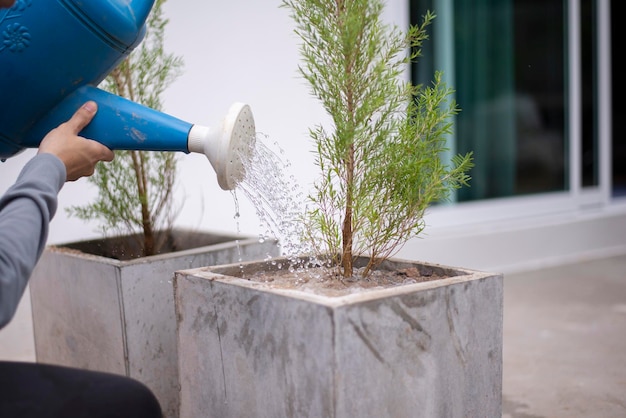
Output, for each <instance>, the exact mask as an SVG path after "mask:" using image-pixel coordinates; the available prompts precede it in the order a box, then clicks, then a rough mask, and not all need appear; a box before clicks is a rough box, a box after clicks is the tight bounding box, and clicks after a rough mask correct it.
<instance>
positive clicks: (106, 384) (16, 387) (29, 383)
mask: <svg viewBox="0 0 626 418" xmlns="http://www.w3.org/2000/svg"><path fill="white" fill-rule="evenodd" d="M0 394H2V395H1V398H0V417H6V418H44V417H45V418H117V417H119V418H143V417H146V418H148V417H149V418H157V417H161V416H162V415H161V409H160V406H159V403H158V401H157V400H156V398H155V397H154V395H153V394H152V392H150V390H149V389H148V388H147V387H145V386H144V385H143V384H141V383H139V382H137V381H134V380H131V379H128V378H126V377H124V376H118V375H114V374H109V373H100V372H93V371H86V370H80V369H73V368H69V367H61V366H51V365H46V364H37V363H17V362H1V361H0Z"/></svg>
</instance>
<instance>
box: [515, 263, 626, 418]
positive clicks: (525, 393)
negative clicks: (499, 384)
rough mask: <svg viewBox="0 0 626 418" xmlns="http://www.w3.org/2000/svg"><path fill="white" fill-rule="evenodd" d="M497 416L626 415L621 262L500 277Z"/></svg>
mask: <svg viewBox="0 0 626 418" xmlns="http://www.w3.org/2000/svg"><path fill="white" fill-rule="evenodd" d="M503 366H504V378H503V416H504V417H506V418H539V417H541V418H543V417H545V418H561V417H563V418H565V417H567V418H573V417H585V418H587V417H589V418H618V417H619V418H623V417H626V256H620V257H612V258H607V259H602V260H592V261H586V262H580V263H578V264H571V265H567V266H560V267H556V268H550V269H544V270H538V271H534V272H526V273H519V274H509V275H505V279H504V365H503Z"/></svg>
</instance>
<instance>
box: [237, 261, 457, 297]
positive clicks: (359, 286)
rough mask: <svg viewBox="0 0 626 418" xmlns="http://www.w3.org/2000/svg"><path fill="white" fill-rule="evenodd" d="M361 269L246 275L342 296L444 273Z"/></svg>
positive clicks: (273, 284) (271, 283) (277, 284)
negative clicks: (345, 274) (346, 272)
mask: <svg viewBox="0 0 626 418" xmlns="http://www.w3.org/2000/svg"><path fill="white" fill-rule="evenodd" d="M362 270H363V269H362V268H361V269H357V270H356V275H355V277H354V278H348V279H346V278H344V277H343V276H342V275H340V274H338V273H337V272H336V270H335V269H329V268H323V267H316V268H308V269H300V270H293V271H289V270H279V271H274V272H271V273H265V272H259V273H256V274H254V275H253V276H250V277H246V278H247V279H249V280H253V281H256V282H260V283H265V284H267V285H268V286H270V287H274V288H282V289H298V290H302V291H307V292H309V291H310V292H313V293H318V294H325V295H327V296H342V295H346V294H350V293H355V292H360V291H362V290H364V289H381V288H388V287H395V286H403V285H407V284H413V283H420V282H427V281H431V280H440V279H443V278H445V277H447V276H445V275H441V274H439V273H436V272H434V271H433V270H428V271H420V270H419V269H417V268H416V267H411V268H405V269H399V270H395V271H393V270H392V271H386V270H375V271H373V272H372V273H371V274H370V275H369V276H368V277H366V278H363V277H360V272H361V271H362Z"/></svg>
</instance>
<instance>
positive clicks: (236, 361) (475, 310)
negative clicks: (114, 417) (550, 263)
mask: <svg viewBox="0 0 626 418" xmlns="http://www.w3.org/2000/svg"><path fill="white" fill-rule="evenodd" d="M409 266H413V267H417V268H418V269H420V270H421V269H424V268H427V269H433V270H434V271H436V272H442V273H447V275H449V276H451V277H449V278H446V279H442V280H436V281H430V282H423V283H416V284H410V285H403V286H398V287H395V288H387V289H378V290H366V291H363V292H360V293H353V294H349V295H344V296H334V297H333V296H321V295H318V294H313V293H310V292H305V291H300V290H293V289H291V290H288V289H276V288H270V287H269V286H268V285H267V284H264V283H259V282H255V281H251V280H246V279H245V278H244V279H242V278H239V277H240V275H241V271H242V268H241V266H240V265H239V264H237V265H231V266H216V267H207V268H202V269H191V270H186V271H179V272H177V273H176V275H175V279H174V293H175V304H176V312H177V318H178V344H179V362H180V365H179V369H180V379H181V417H183V418H196V417H200V416H202V417H221V418H228V417H247V416H254V417H256V418H262V417H266V418H275V417H298V418H303V417H333V418H338V417H341V418H353V417H359V418H365V417H372V418H374V417H375V418H382V417H393V418H402V417H433V418H441V417H500V416H501V414H502V409H501V391H502V314H503V306H502V304H503V293H502V292H503V277H502V275H500V274H490V273H483V272H477V271H469V270H464V269H458V268H451V267H445V266H439V265H428V264H418V263H411V262H408V261H402V260H392V261H391V262H388V263H387V264H386V265H385V266H384V267H385V268H389V269H394V268H397V267H399V268H406V267H409ZM243 267H244V270H245V272H246V274H251V272H252V271H255V270H257V269H268V268H269V267H270V266H269V264H268V263H266V262H256V263H244V266H243ZM238 276H239V277H238ZM244 277H245V275H244Z"/></svg>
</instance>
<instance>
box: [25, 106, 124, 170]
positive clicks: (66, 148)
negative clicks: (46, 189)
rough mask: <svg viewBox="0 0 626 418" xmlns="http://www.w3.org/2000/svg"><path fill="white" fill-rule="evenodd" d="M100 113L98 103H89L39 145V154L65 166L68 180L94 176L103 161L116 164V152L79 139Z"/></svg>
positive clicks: (96, 143) (99, 144)
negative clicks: (59, 161)
mask: <svg viewBox="0 0 626 418" xmlns="http://www.w3.org/2000/svg"><path fill="white" fill-rule="evenodd" d="M97 110H98V106H97V105H96V103H95V102H92V101H89V102H87V103H85V104H84V105H83V106H82V107H81V108H80V109H78V110H77V111H76V113H74V115H73V116H72V118H71V119H70V120H68V121H67V122H65V123H62V124H61V125H59V126H58V127H57V128H55V129H53V130H51V131H50V132H49V133H48V135H46V136H45V137H44V139H43V140H42V141H41V144H40V145H39V151H38V152H37V153H38V154H39V153H48V154H53V155H56V156H57V157H58V158H59V159H60V160H61V161H62V162H63V164H65V169H66V172H67V176H66V180H67V181H75V180H78V179H79V178H81V177H85V176H91V175H92V174H93V172H94V170H95V168H96V164H97V163H98V162H99V161H112V160H113V158H114V156H115V155H114V154H113V151H111V150H110V149H109V148H107V147H106V146H104V145H102V144H101V143H99V142H97V141H94V140H91V139H87V138H83V137H82V136H78V133H79V132H80V131H81V130H82V129H83V128H84V127H85V126H87V125H88V124H89V122H91V119H93V117H94V115H95V114H96V111H97Z"/></svg>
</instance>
